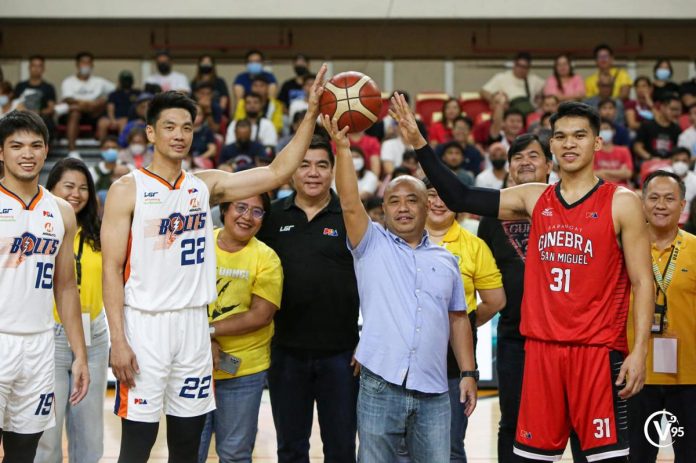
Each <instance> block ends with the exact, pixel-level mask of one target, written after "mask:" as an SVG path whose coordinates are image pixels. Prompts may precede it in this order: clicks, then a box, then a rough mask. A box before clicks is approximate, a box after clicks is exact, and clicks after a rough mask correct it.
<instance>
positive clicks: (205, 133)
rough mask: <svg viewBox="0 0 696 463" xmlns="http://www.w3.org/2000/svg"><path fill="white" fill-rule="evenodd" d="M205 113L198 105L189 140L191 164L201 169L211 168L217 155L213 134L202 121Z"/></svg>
mask: <svg viewBox="0 0 696 463" xmlns="http://www.w3.org/2000/svg"><path fill="white" fill-rule="evenodd" d="M204 118H205V115H204V113H203V110H202V109H201V107H200V105H198V111H197V112H196V118H195V119H194V120H193V141H192V142H191V150H190V151H189V154H190V155H191V158H192V161H193V165H194V166H196V167H199V168H201V169H212V168H213V167H215V158H216V157H217V154H218V153H217V146H216V145H215V134H213V131H212V130H210V127H208V126H207V125H206V123H205V121H204Z"/></svg>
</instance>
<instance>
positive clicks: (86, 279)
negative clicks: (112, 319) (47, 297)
mask: <svg viewBox="0 0 696 463" xmlns="http://www.w3.org/2000/svg"><path fill="white" fill-rule="evenodd" d="M81 232H82V229H78V230H77V233H75V242H74V243H73V246H74V248H73V250H74V251H75V255H77V251H78V249H79V246H80V233H81ZM80 263H81V265H82V283H81V284H80V287H79V289H80V305H81V306H82V313H88V314H89V315H90V319H91V320H94V319H95V318H97V315H99V314H100V313H101V311H102V309H103V308H104V300H103V299H102V255H101V251H95V250H94V249H92V246H91V245H90V244H89V243H87V242H85V243H84V244H83V246H82V258H81V259H80ZM75 275H77V267H76V268H75ZM53 317H54V318H55V320H56V322H57V323H61V321H60V317H59V316H58V311H57V310H56V305H55V303H54V304H53Z"/></svg>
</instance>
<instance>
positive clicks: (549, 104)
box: [525, 95, 559, 132]
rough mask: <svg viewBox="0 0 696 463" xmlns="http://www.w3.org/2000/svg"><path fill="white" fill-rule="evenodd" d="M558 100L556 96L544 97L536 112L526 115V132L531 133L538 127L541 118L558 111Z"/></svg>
mask: <svg viewBox="0 0 696 463" xmlns="http://www.w3.org/2000/svg"><path fill="white" fill-rule="evenodd" d="M558 104H559V100H558V97H557V96H556V95H544V97H543V98H542V99H541V104H540V105H539V107H538V108H537V110H536V111H534V112H531V113H529V114H527V118H526V124H525V125H526V126H527V131H528V132H533V131H534V130H536V128H537V126H538V125H539V120H540V119H541V116H543V115H544V114H546V113H551V114H553V113H555V112H556V111H557V110H558Z"/></svg>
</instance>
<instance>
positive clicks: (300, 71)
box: [293, 66, 309, 77]
mask: <svg viewBox="0 0 696 463" xmlns="http://www.w3.org/2000/svg"><path fill="white" fill-rule="evenodd" d="M293 69H294V70H295V74H296V75H297V76H298V77H302V76H306V75H307V74H309V69H308V68H307V66H295V67H294V68H293Z"/></svg>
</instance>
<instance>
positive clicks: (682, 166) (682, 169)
mask: <svg viewBox="0 0 696 463" xmlns="http://www.w3.org/2000/svg"><path fill="white" fill-rule="evenodd" d="M672 170H673V171H674V173H675V174H677V175H678V176H680V177H683V176H684V175H686V173H687V172H688V171H689V164H687V163H685V162H683V161H677V162H675V163H673V164H672Z"/></svg>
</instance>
